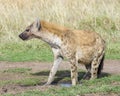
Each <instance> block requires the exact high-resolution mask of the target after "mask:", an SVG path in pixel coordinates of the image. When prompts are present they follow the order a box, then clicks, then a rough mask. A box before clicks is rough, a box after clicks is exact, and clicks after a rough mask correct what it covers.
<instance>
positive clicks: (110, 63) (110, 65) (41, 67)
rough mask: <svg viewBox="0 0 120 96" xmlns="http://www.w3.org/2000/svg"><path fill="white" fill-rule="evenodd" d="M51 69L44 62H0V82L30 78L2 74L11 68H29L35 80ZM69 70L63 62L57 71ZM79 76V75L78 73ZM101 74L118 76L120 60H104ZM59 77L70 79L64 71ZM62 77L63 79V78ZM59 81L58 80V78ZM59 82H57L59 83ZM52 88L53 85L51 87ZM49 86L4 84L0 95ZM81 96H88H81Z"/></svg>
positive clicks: (68, 73) (45, 74)
mask: <svg viewBox="0 0 120 96" xmlns="http://www.w3.org/2000/svg"><path fill="white" fill-rule="evenodd" d="M51 67H52V62H50V63H46V62H0V80H1V81H6V80H20V79H23V78H27V77H31V76H28V75H23V74H14V73H9V72H8V73H4V72H3V71H4V70H7V69H13V68H31V69H32V70H31V71H30V73H32V74H33V75H32V76H33V77H35V78H41V77H42V75H43V76H46V77H48V75H49V70H50V69H51ZM79 68H80V69H82V70H85V68H84V66H82V65H79ZM69 69H70V65H69V63H68V62H63V63H62V64H61V65H60V67H59V71H60V70H62V71H63V70H69ZM80 74H81V73H80ZM103 74H112V75H115V74H116V75H119V74H120V60H105V64H104V69H103ZM59 75H61V76H63V75H64V76H68V77H70V72H69V71H64V74H59V72H58V77H59ZM64 76H63V77H64ZM59 79H60V78H59ZM46 81H47V79H46V80H43V82H42V83H41V84H43V83H45V82H46ZM59 81H60V80H58V82H59ZM51 86H52V87H53V85H51ZM51 86H47V87H46V86H42V85H35V86H21V85H19V84H6V85H4V86H1V87H0V94H5V93H12V94H16V93H20V92H23V91H27V90H35V89H37V90H41V91H44V90H47V89H49V88H51ZM54 87H59V86H54ZM83 96H88V95H87V94H86V95H83ZM89 96H117V95H115V94H114V95H113V94H111V95H110V94H109V95H107V94H105V95H95V94H94V95H89Z"/></svg>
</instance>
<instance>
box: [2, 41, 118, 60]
mask: <svg viewBox="0 0 120 96" xmlns="http://www.w3.org/2000/svg"><path fill="white" fill-rule="evenodd" d="M32 42H33V43H34V42H35V43H34V44H32V43H31V42H29V41H28V42H24V43H12V44H6V45H4V46H2V47H0V61H12V62H19V61H44V62H45V61H47V62H50V61H52V60H53V54H52V51H51V48H50V47H49V46H48V45H47V44H45V43H43V42H39V40H35V41H34V40H32ZM119 50H120V43H111V44H107V49H106V59H120V51H119Z"/></svg>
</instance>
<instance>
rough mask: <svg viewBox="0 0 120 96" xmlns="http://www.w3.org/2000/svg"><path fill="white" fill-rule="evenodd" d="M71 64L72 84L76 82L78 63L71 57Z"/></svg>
mask: <svg viewBox="0 0 120 96" xmlns="http://www.w3.org/2000/svg"><path fill="white" fill-rule="evenodd" d="M70 64H71V80H72V85H76V84H77V83H78V72H77V71H78V63H77V62H76V59H75V58H74V59H71V60H70Z"/></svg>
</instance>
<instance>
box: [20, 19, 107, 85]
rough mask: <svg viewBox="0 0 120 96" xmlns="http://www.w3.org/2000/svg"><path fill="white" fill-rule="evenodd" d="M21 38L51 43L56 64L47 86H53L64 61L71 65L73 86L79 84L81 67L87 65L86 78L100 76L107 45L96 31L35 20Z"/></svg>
mask: <svg viewBox="0 0 120 96" xmlns="http://www.w3.org/2000/svg"><path fill="white" fill-rule="evenodd" d="M19 37H20V38H21V39H22V40H29V39H32V38H38V39H41V40H43V41H45V42H46V43H48V44H49V45H50V46H51V48H52V51H53V54H54V63H53V66H52V69H51V71H50V74H49V78H48V81H47V83H46V84H51V83H52V81H53V80H54V76H55V74H56V72H57V69H58V67H59V64H60V63H61V61H62V60H63V58H64V57H65V58H67V60H68V61H69V62H70V65H71V80H72V85H76V84H77V83H78V72H77V70H78V64H79V63H80V64H83V65H85V67H86V69H87V72H86V74H85V75H84V77H83V78H88V77H90V79H94V78H97V77H98V75H99V74H100V73H101V70H102V67H103V61H104V54H105V42H104V40H103V39H102V38H101V36H100V35H99V34H98V33H96V32H89V31H81V30H72V29H69V28H66V27H62V26H60V25H57V24H52V23H49V22H46V21H43V20H41V21H40V20H36V21H35V22H33V23H32V24H31V25H30V26H28V27H27V28H26V29H25V31H24V32H22V33H21V34H20V35H19Z"/></svg>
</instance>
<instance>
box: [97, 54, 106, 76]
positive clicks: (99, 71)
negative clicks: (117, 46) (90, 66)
mask: <svg viewBox="0 0 120 96" xmlns="http://www.w3.org/2000/svg"><path fill="white" fill-rule="evenodd" d="M104 58H105V54H104V55H103V57H102V59H101V62H100V65H99V67H98V72H97V74H98V76H99V75H100V74H101V71H102V69H103V66H104Z"/></svg>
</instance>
